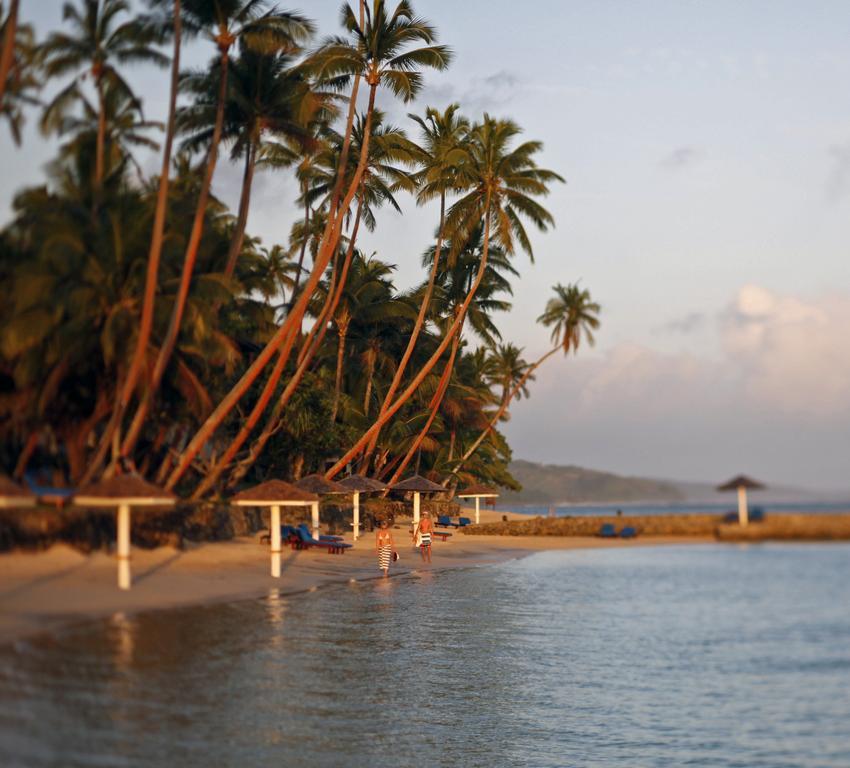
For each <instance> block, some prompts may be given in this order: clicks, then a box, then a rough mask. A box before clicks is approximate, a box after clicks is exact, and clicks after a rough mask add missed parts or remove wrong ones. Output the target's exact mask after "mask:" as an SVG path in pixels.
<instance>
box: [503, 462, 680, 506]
mask: <svg viewBox="0 0 850 768" xmlns="http://www.w3.org/2000/svg"><path fill="white" fill-rule="evenodd" d="M510 472H511V474H512V475H513V476H514V477H515V478H516V479H517V480H518V481H519V482H520V483H521V484H522V490H521V491H520V492H519V493H511V492H505V493H504V495H503V496H502V501H506V502H513V503H519V504H523V503H525V504H557V503H568V502H569V503H582V502H618V501H684V500H685V493H684V492H683V491H682V490H681V489H680V488H679V487H678V486H677V485H676V484H674V483H671V482H666V481H664V480H650V479H647V478H643V477H624V476H622V475H615V474H612V473H611V472H599V471H597V470H593V469H584V468H582V467H573V466H569V467H562V466H557V465H555V464H535V463H534V462H531V461H522V460H519V461H513V462H511V465H510Z"/></svg>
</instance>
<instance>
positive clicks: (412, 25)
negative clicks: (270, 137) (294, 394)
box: [166, 0, 450, 488]
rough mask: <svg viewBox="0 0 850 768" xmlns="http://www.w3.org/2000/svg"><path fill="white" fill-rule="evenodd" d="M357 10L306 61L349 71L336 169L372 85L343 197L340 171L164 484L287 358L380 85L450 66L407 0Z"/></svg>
mask: <svg viewBox="0 0 850 768" xmlns="http://www.w3.org/2000/svg"><path fill="white" fill-rule="evenodd" d="M360 10H361V13H360V14H359V16H360V19H359V20H358V15H357V14H355V13H354V11H353V10H352V9H351V8H350V7H349V6H345V8H343V12H342V21H343V26H344V27H345V28H346V30H347V31H348V32H349V34H350V36H351V39H350V40H346V39H344V38H334V39H332V40H330V41H329V42H327V43H326V44H325V45H324V46H322V48H321V49H320V51H319V52H317V54H316V55H315V56H314V57H313V58H312V61H311V67H312V68H313V71H314V72H315V74H316V76H317V77H318V78H319V80H320V81H328V80H331V81H334V82H339V80H340V78H345V77H352V76H353V77H354V84H353V86H352V96H351V99H350V104H349V113H348V119H347V124H346V131H345V134H344V144H343V156H342V160H341V162H340V169H345V168H346V167H347V155H348V148H349V145H350V139H351V131H352V129H353V125H354V110H355V107H356V89H357V87H358V85H359V82H360V80H361V79H363V80H364V81H365V82H366V83H367V84H368V85H369V89H370V95H369V104H368V107H367V110H366V115H365V118H364V126H365V127H364V140H363V147H362V149H361V153H360V160H359V163H358V166H357V169H356V171H355V173H354V176H353V178H352V179H351V182H350V184H349V185H348V189H347V191H346V193H345V195H344V196H343V195H342V192H341V190H342V188H343V182H344V177H343V175H342V173H340V175H339V177H338V179H337V185H338V189H337V190H336V191H335V194H334V195H333V198H332V200H331V206H330V210H329V212H328V221H327V225H326V226H325V231H324V232H323V235H322V242H321V245H320V247H319V250H318V253H317V258H316V261H315V262H314V264H313V269H312V271H311V273H310V277H309V278H308V280H307V282H306V284H305V286H304V289H303V291H302V292H301V294H300V296H299V298H298V300H297V301H296V303H295V305H294V306H293V308H292V311H291V312H290V313H289V315H288V316H287V318H286V320H285V321H284V323H283V324H282V325H281V327H280V328H279V329H278V331H277V333H275V334H274V335H273V336H272V338H271V339H270V340H269V341H268V342H267V344H266V346H265V347H264V349H263V350H262V352H260V354H259V355H258V356H257V357H256V359H255V360H254V363H253V364H252V365H251V366H250V367H249V368H248V370H247V371H246V372H245V374H244V375H243V376H242V378H241V379H240V380H239V381H238V382H237V383H236V384H235V386H234V387H233V388H232V389H231V391H230V392H229V393H228V394H227V395H226V396H225V397H224V399H223V400H222V401H221V402H220V403H219V405H218V407H217V408H216V409H215V411H214V412H213V413H212V414H211V415H210V417H209V418H208V419H207V420H206V422H205V423H204V424H203V425H202V426H201V428H200V429H199V430H198V432H197V433H196V434H195V436H194V437H193V438H192V440H191V441H190V442H189V445H188V446H187V447H186V449H185V450H184V451H183V454H182V455H181V456H180V460H179V462H178V463H177V466H176V467H175V468H174V471H173V472H172V473H171V475H170V476H169V478H168V481H167V483H166V485H167V487H169V488H173V487H174V485H175V484H176V483H177V482H178V480H180V478H181V477H182V476H183V475H184V474H185V472H186V470H187V469H188V468H189V466H190V465H191V462H192V460H193V459H194V457H195V456H197V454H198V453H199V452H200V450H201V448H202V447H203V446H204V444H205V443H206V442H207V441H208V440H209V439H210V437H212V435H213V433H214V432H215V430H216V429H217V428H218V426H219V425H220V424H221V422H222V421H223V420H224V419H225V418H226V417H227V415H228V414H229V413H230V412H231V411H232V410H233V408H235V407H236V405H237V404H238V403H239V401H240V400H241V399H242V397H243V396H244V395H245V393H246V392H247V391H248V390H249V389H250V388H251V386H252V385H253V383H254V382H255V381H256V380H257V378H258V377H259V376H260V373H261V372H262V370H263V369H264V368H265V366H266V365H267V364H268V363H269V361H270V360H271V358H272V357H274V356H275V354H277V355H278V358H279V359H280V358H284V363H285V362H286V361H287V360H288V357H289V355H290V353H291V350H292V348H293V346H294V344H295V340H296V337H297V336H298V331H299V330H300V327H301V321H302V319H303V317H304V313H305V312H306V310H307V305H308V304H309V302H310V298H311V297H312V295H313V292H314V291H315V290H316V286H317V285H318V283H319V280H320V279H321V277H322V276H323V275H324V272H325V270H326V269H327V267H328V264H329V263H330V260H331V258H332V257H333V255H334V253H336V251H337V247H338V245H339V240H340V238H341V237H342V227H343V223H344V218H345V216H344V212H345V211H347V210H348V207H349V206H350V205H351V202H352V200H353V199H354V196H355V194H356V193H357V191H358V189H359V187H360V181H361V177H362V175H363V171H364V170H365V167H366V162H367V160H368V151H369V141H370V137H371V128H372V114H373V111H374V105H375V94H376V92H377V89H378V87H379V86H380V85H382V84H383V85H385V86H386V87H388V88H389V89H390V91H391V92H392V93H393V94H394V95H396V96H398V97H400V98H402V99H403V100H405V101H410V100H411V99H412V98H413V97H414V96H415V95H416V93H417V92H418V91H419V89H420V88H421V85H422V74H421V72H420V70H421V69H422V68H423V67H431V68H435V69H445V68H446V67H447V66H448V63H449V59H450V52H449V50H448V49H447V48H446V47H445V46H441V45H433V44H432V43H433V42H434V40H435V37H436V32H435V30H434V29H433V27H431V25H430V24H428V23H427V22H426V21H424V20H422V19H420V18H418V17H416V16H415V15H414V13H413V9H412V7H411V4H410V3H409V2H407V0H402V2H400V3H399V4H398V6H397V7H396V9H395V11H394V12H393V13H392V14H388V13H387V10H386V8H385V3H384V0H374V2H373V5H372V9H371V11H368V10H367V8H366V5H365V2H364V0H361V5H360ZM417 42H424V43H426V45H425V46H423V47H420V48H415V47H412V46H414V45H415V44H416V43H417ZM337 201H340V202H339V203H338V202H337ZM270 397H271V395H269V398H270ZM266 404H267V403H266ZM264 405H265V404H264Z"/></svg>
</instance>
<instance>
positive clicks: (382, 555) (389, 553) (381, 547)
mask: <svg viewBox="0 0 850 768" xmlns="http://www.w3.org/2000/svg"><path fill="white" fill-rule="evenodd" d="M394 547H395V542H394V541H393V535H392V532H391V531H390V529H389V527H388V525H387V521H386V520H381V527H380V528H379V529H378V530H377V532H376V533H375V552H377V554H378V567H379V568H380V569H381V570H382V571H383V572H384V578H387V576H389V573H390V563H391V562H392V559H393V549H394Z"/></svg>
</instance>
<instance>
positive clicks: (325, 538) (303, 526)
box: [298, 523, 343, 541]
mask: <svg viewBox="0 0 850 768" xmlns="http://www.w3.org/2000/svg"><path fill="white" fill-rule="evenodd" d="M298 527H299V528H300V529H301V530H302V531H304V533H306V534H307V535H308V536H312V535H313V534H312V533H311V532H310V527H309V526H308V525H307V523H301V524H300V525H299V526H298ZM342 540H343V538H342V536H331V534H329V533H321V534H319V541H342Z"/></svg>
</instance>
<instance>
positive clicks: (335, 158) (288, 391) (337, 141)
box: [195, 110, 414, 496]
mask: <svg viewBox="0 0 850 768" xmlns="http://www.w3.org/2000/svg"><path fill="white" fill-rule="evenodd" d="M364 140H365V128H364V125H363V121H361V120H357V121H355V126H354V129H353V132H352V142H351V146H352V148H353V149H354V150H355V153H357V152H358V151H359V150H360V148H361V145H362V142H363V141H364ZM341 147H342V137H340V136H339V135H338V134H334V133H333V132H331V133H330V140H329V142H328V146H327V148H326V151H325V152H324V153H323V157H322V158H321V159H320V161H319V162H318V163H317V171H316V173H315V175H314V178H315V180H316V182H317V183H316V186H315V187H314V189H312V190H311V194H310V197H309V200H310V202H313V201H314V200H315V199H317V198H324V199H325V201H327V197H328V195H329V194H330V192H329V190H330V185H331V184H333V179H334V178H335V177H336V175H337V171H336V167H337V165H338V164H339V162H340V160H341V155H342V149H341ZM413 151H414V149H413V148H412V146H411V144H410V142H409V141H408V139H407V137H406V136H405V135H404V132H403V131H401V130H400V129H398V128H395V127H394V126H391V125H388V126H384V125H383V114H382V113H381V112H380V111H377V110H376V111H375V127H374V130H373V137H372V141H370V142H369V146H368V149H367V155H368V161H367V166H366V169H365V170H363V171H362V173H361V174H360V190H359V193H358V202H357V210H356V213H355V215H354V223H353V225H352V229H351V232H350V234H349V238H348V247H347V249H346V253H345V257H344V259H343V262H342V267H341V269H340V270H339V274H337V273H336V271H335V272H334V277H333V279H332V281H331V285H330V286H329V287H328V289H327V290H326V291H325V295H324V301H323V302H322V306H321V308H320V310H319V311H318V312H317V319H316V322H315V323H314V324H313V327H312V328H311V329H310V332H309V334H308V335H307V338H306V339H305V341H304V343H303V345H302V347H301V352H300V353H299V355H298V360H297V362H298V366H297V368H296V370H295V373H294V374H293V376H292V378H291V379H290V381H289V382H288V383H287V386H286V387H285V388H284V390H283V392H282V393H281V396H280V398H279V399H278V401H277V403H276V404H275V406H274V408H273V411H272V413H271V415H270V416H269V418H268V420H267V426H266V428H265V429H264V430H263V433H262V434H261V435H260V437H259V438H258V440H257V441H255V443H254V446H252V450H251V456H253V457H255V458H256V457H257V456H259V455H260V453H261V451H262V448H263V446H264V445H265V443H266V441H267V439H268V436H269V435H270V434H271V432H270V430H272V429H273V427H272V425H273V424H275V423H276V422H277V421H278V420H279V416H280V413H281V412H282V411H283V409H284V408H285V407H286V404H287V403H288V402H289V399H290V397H291V396H292V393H293V392H294V391H295V388H296V387H297V386H298V385H299V383H300V382H301V379H302V378H303V376H304V374H305V373H306V371H307V369H308V367H309V365H310V363H311V361H312V359H313V357H314V355H315V354H316V352H317V351H318V350H319V349H320V347H321V345H322V342H323V341H324V338H325V334H326V333H327V329H328V321H329V320H332V319H333V318H335V317H336V316H337V315H336V312H337V306H338V304H339V301H340V298H341V297H342V295H343V293H344V291H345V288H346V283H347V280H348V272H349V268H350V265H351V263H352V257H353V255H354V250H355V242H356V239H357V233H358V231H359V227H360V221H361V218H362V219H363V220H364V221H365V222H366V224H367V227H369V228H370V229H371V228H372V227H373V226H374V225H375V217H374V213H373V209H374V208H375V207H377V206H378V205H380V204H382V203H384V202H387V203H389V204H390V205H391V206H393V207H394V208H395V209H396V210H400V209H399V206H398V203H397V202H396V200H395V198H394V197H393V192H394V191H395V190H396V189H397V188H398V187H400V186H405V185H408V184H409V179H408V176H407V174H406V173H405V172H404V170H403V169H401V168H399V167H397V166H396V165H395V163H397V162H402V163H403V162H411V159H412V153H413ZM349 165H353V163H350V164H349ZM322 168H324V173H322V171H321V169H322ZM349 172H350V173H352V174H354V173H355V172H356V169H354V168H350V169H349ZM343 175H345V174H343ZM344 323H345V321H343V324H344ZM338 327H339V326H338ZM343 346H344V340H343ZM286 362H287V358H286V357H285V356H284V355H283V354H281V355H280V356H279V357H278V359H277V361H276V363H275V365H274V368H273V369H272V372H271V374H270V375H269V378H268V379H267V381H266V383H265V385H264V387H263V391H262V393H261V394H260V397H259V399H258V400H257V402H256V403H255V405H254V407H253V409H252V410H251V413H250V414H249V416H248V418H247V419H246V420H245V422H244V424H243V425H242V428H241V429H240V430H239V432H238V433H237V435H236V437H235V438H234V439H233V440H232V441H231V443H230V445H229V446H228V447H227V449H226V450H225V451H224V452H223V453H222V455H221V458H220V459H219V460H218V462H217V463H216V464H215V465H214V466H213V468H212V469H211V470H210V471H209V472H207V474H206V477H204V479H203V480H202V481H201V484H200V485H199V486H198V489H197V490H196V491H195V496H198V495H200V494H202V493H204V492H205V491H206V490H207V489H209V488H211V487H212V486H213V484H214V482H215V481H216V479H217V478H218V477H219V476H220V474H221V472H222V471H223V470H224V469H225V468H226V467H227V465H228V464H229V463H230V462H231V461H232V460H233V459H234V458H235V456H236V454H237V452H238V451H239V449H240V448H241V447H242V445H243V444H244V442H245V441H246V440H247V439H248V437H249V436H250V433H251V431H252V430H253V429H254V427H255V426H256V424H257V423H258V421H259V419H260V417H261V416H262V414H263V411H264V410H265V408H266V406H267V404H268V402H269V401H270V399H271V397H272V396H273V394H274V391H275V389H276V388H277V385H278V382H279V381H280V377H281V376H282V374H283V371H284V368H285V365H286ZM339 376H341V370H340V372H339ZM338 381H341V379H338ZM338 404H339V396H338V392H337V395H336V397H335V398H334V406H333V408H332V418H331V422H333V421H334V420H335V419H336V410H337V407H338Z"/></svg>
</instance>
